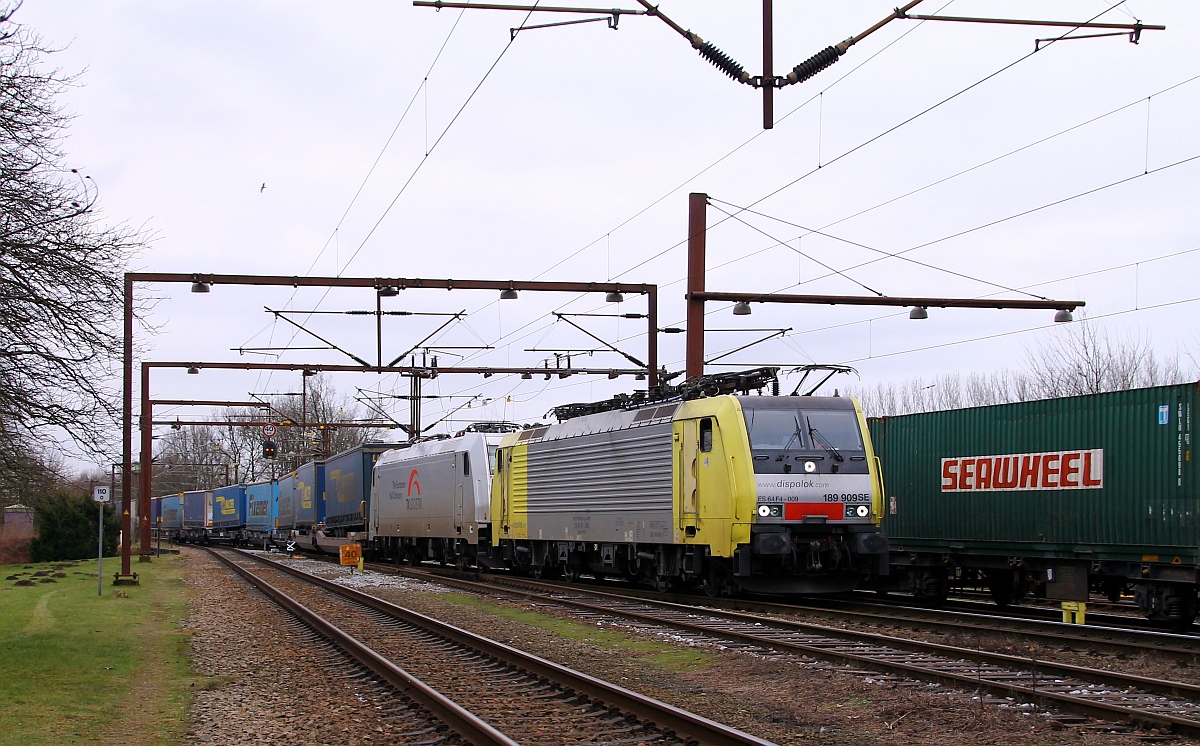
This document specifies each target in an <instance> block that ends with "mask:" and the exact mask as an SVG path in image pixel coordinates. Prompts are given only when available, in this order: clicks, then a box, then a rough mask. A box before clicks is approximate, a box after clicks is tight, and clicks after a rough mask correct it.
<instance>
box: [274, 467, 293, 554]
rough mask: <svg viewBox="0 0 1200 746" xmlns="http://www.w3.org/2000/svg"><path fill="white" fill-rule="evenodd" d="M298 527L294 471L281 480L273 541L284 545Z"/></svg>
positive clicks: (276, 503) (276, 504)
mask: <svg viewBox="0 0 1200 746" xmlns="http://www.w3.org/2000/svg"><path fill="white" fill-rule="evenodd" d="M295 528H296V473H295V472H292V473H291V474H288V475H287V476H286V477H283V478H282V479H280V480H279V486H278V488H277V492H276V500H275V528H274V530H272V532H271V542H272V543H274V544H278V545H281V546H282V545H283V544H285V543H286V542H288V541H290V540H291V538H292V531H293V530H295Z"/></svg>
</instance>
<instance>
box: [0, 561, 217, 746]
mask: <svg viewBox="0 0 1200 746" xmlns="http://www.w3.org/2000/svg"><path fill="white" fill-rule="evenodd" d="M64 564H65V563H64ZM69 564H76V565H78V566H77V567H67V568H63V569H62V570H60V572H63V573H66V575H67V577H65V578H56V580H57V581H58V582H56V583H46V584H42V583H37V584H36V585H33V586H16V585H14V581H12V580H3V578H7V577H8V576H10V575H13V574H16V573H21V574H22V575H21V577H22V578H30V576H31V574H32V573H34V572H36V571H38V570H45V569H51V568H52V567H53V566H54V563H44V564H37V565H33V566H32V569H29V570H26V569H25V566H24V565H4V566H0V703H3V704H2V706H0V745H7V744H14V746H15V745H17V744H19V745H20V746H41V745H42V744H46V745H47V746H49V745H50V744H125V743H145V744H173V743H177V742H178V741H179V740H180V738H181V736H182V735H183V734H184V733H185V732H186V729H187V708H188V705H189V703H190V694H189V690H190V687H191V686H192V684H193V682H194V681H195V680H196V679H195V678H194V676H193V675H192V673H191V669H190V663H189V647H188V636H187V633H186V632H185V631H184V630H183V629H182V628H181V627H180V621H181V620H183V619H184V618H186V616H187V613H188V607H187V591H186V587H185V586H184V584H183V582H182V579H181V571H180V567H179V564H178V558H176V557H163V558H160V559H156V560H155V561H154V562H152V563H136V564H135V565H134V567H133V569H134V571H135V572H137V573H139V574H140V575H141V576H142V584H141V585H140V586H122V587H120V588H116V587H114V586H113V585H112V573H113V572H115V571H116V570H117V569H118V568H119V567H120V564H119V560H117V559H110V558H106V560H105V562H104V573H105V578H104V581H105V582H104V585H103V591H104V595H103V596H98V595H97V588H96V561H95V560H92V561H90V562H78V563H69ZM81 573H82V574H81ZM31 579H32V580H34V581H37V580H39V578H31ZM118 591H121V592H123V594H124V596H123V597H122V594H121V593H118Z"/></svg>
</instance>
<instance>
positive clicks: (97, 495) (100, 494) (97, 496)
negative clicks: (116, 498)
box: [92, 487, 110, 596]
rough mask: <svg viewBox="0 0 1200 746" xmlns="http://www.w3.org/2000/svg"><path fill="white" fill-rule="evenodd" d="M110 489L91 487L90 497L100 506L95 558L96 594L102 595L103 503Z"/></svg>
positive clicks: (106, 500)
mask: <svg viewBox="0 0 1200 746" xmlns="http://www.w3.org/2000/svg"><path fill="white" fill-rule="evenodd" d="M109 494H110V490H109V488H108V487H93V488H92V499H93V500H95V501H96V504H97V505H99V506H100V538H99V540H98V541H97V544H98V545H99V548H98V549H97V554H98V555H99V556H98V557H97V558H96V595H97V596H103V595H104V503H106V502H108V497H109Z"/></svg>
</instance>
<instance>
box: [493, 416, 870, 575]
mask: <svg viewBox="0 0 1200 746" xmlns="http://www.w3.org/2000/svg"><path fill="white" fill-rule="evenodd" d="M882 500H883V484H882V481H881V477H880V470H879V462H878V459H876V458H875V454H874V451H873V449H872V447H871V440H870V435H869V433H868V431H867V428H866V422H865V420H864V418H863V414H862V410H861V408H860V407H859V405H858V403H857V402H856V401H854V400H852V399H849V398H844V397H838V396H833V397H826V396H821V397H818V396H751V395H729V394H725V395H717V396H708V397H705V398H696V399H691V400H685V401H673V402H669V403H663V404H657V405H648V406H643V407H639V408H636V409H632V408H621V409H612V410H609V411H598V412H595V413H592V414H585V415H583V416H578V417H570V418H568V419H565V420H564V421H562V422H559V423H558V424H554V425H548V426H540V427H535V428H531V429H526V430H522V431H520V432H515V433H511V434H509V435H507V436H506V437H505V438H504V440H503V441H502V442H501V443H500V447H499V449H498V452H497V455H496V460H495V463H494V474H493V483H492V490H491V516H492V522H491V525H490V536H488V537H486V540H487V543H489V544H490V546H488V547H487V548H486V550H484V551H485V552H486V554H487V555H489V559H490V560H491V561H490V562H488V563H487V564H492V565H499V564H501V563H502V564H504V565H507V566H509V567H512V568H514V569H516V570H518V571H526V572H529V573H531V574H533V575H535V576H539V577H540V576H544V575H563V574H565V575H566V576H567V577H575V576H578V575H579V574H593V575H596V576H598V577H599V576H614V577H624V578H629V579H634V580H641V581H645V582H649V583H651V584H653V585H654V586H655V587H656V588H658V589H660V590H667V589H669V588H672V587H679V586H687V585H693V584H694V585H699V586H700V587H702V588H703V589H704V590H705V592H707V593H709V594H710V595H718V594H721V593H727V592H733V591H737V590H747V591H753V592H760V593H828V592H840V591H846V590H849V589H851V588H853V587H854V586H855V585H856V584H857V583H858V582H859V581H860V580H862V579H864V578H868V577H870V576H872V575H874V574H877V573H881V572H886V569H887V558H888V545H887V540H886V539H885V538H884V536H883V535H882V534H881V533H880V531H879V522H880V518H881V510H882ZM484 538H485V537H481V539H484ZM481 549H482V548H481Z"/></svg>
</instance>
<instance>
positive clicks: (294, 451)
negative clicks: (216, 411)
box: [154, 375, 383, 495]
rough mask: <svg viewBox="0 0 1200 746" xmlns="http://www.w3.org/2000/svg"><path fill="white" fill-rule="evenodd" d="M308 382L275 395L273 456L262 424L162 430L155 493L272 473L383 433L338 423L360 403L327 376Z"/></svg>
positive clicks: (243, 417) (233, 416) (235, 416)
mask: <svg viewBox="0 0 1200 746" xmlns="http://www.w3.org/2000/svg"><path fill="white" fill-rule="evenodd" d="M304 388H305V392H304V393H305V396H303V397H272V399H273V401H271V402H270V404H271V407H272V409H271V414H270V415H269V418H270V419H272V420H274V421H277V422H280V423H281V425H280V427H279V432H278V433H277V434H276V435H275V437H274V438H273V442H275V444H276V456H277V458H275V459H274V460H269V459H265V458H263V452H262V451H263V448H262V446H263V440H264V438H263V435H262V433H261V431H260V430H259V428H258V426H251V425H229V424H222V425H217V424H213V425H201V426H189V427H184V428H180V429H178V430H173V431H172V432H170V433H169V434H167V435H165V436H163V437H162V438H161V439H160V440H159V445H158V448H157V449H156V450H157V452H158V455H156V456H155V458H154V494H156V495H163V494H169V493H172V492H185V491H187V490H197V489H211V488H213V487H219V486H221V485H224V484H234V483H238V482H242V483H249V482H257V481H260V480H264V479H271V478H272V477H278V476H282V475H283V474H286V473H288V472H290V471H292V470H293V469H295V468H296V467H297V466H299V465H300V464H303V463H305V462H307V461H312V460H314V459H320V458H325V457H327V456H332V455H335V454H337V453H341V452H342V451H346V450H349V449H351V448H353V447H355V446H357V445H361V444H363V443H366V442H369V441H371V440H372V439H374V438H378V437H380V435H381V433H382V432H383V431H382V430H375V429H373V428H360V427H339V425H340V424H345V423H350V422H355V421H356V420H357V418H358V416H359V410H358V405H357V404H355V403H354V401H353V399H351V398H350V397H349V396H348V395H346V394H344V393H342V392H339V391H338V390H337V389H336V388H334V386H333V384H332V383H331V382H330V381H329V379H328V378H327V377H325V376H320V375H318V376H313V377H310V378H308V379H306V381H305V386H304ZM263 417H264V414H263V410H261V409H250V408H231V409H226V410H225V411H224V412H223V413H222V414H221V415H220V416H219V418H218V419H219V420H220V421H222V422H239V421H241V422H261V421H262V420H263ZM303 423H307V424H306V425H304V424H303Z"/></svg>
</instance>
